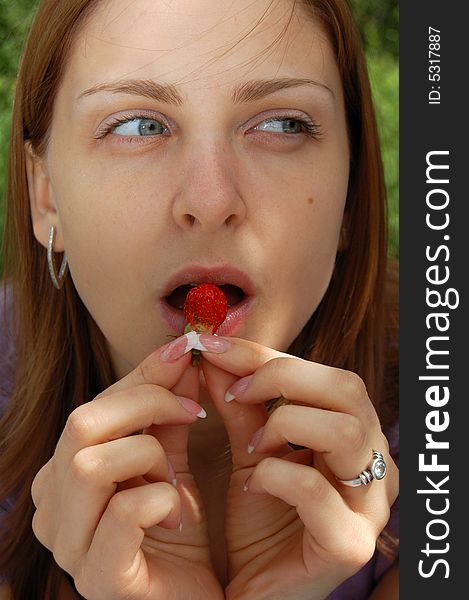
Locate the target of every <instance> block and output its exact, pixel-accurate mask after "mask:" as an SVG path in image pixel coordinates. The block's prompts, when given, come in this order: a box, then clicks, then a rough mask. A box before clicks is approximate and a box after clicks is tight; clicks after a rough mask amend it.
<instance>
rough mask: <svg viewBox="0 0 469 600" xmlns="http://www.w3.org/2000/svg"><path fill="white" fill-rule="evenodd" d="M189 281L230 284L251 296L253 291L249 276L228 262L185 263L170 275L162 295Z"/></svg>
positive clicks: (166, 294)
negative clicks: (203, 264) (209, 263)
mask: <svg viewBox="0 0 469 600" xmlns="http://www.w3.org/2000/svg"><path fill="white" fill-rule="evenodd" d="M191 283H194V284H197V285H198V284H200V283H213V284H214V285H225V284H231V285H236V286H238V287H240V288H241V289H242V290H243V292H244V293H245V295H246V296H252V295H253V294H254V292H255V288H254V283H253V282H252V280H251V278H250V277H249V276H248V275H247V274H246V273H244V272H243V271H241V270H240V269H238V268H236V267H233V266H232V265H229V264H224V265H218V266H213V267H210V266H202V265H187V266H186V267H184V268H183V269H181V270H180V271H178V272H177V273H175V274H174V275H172V276H171V277H170V278H169V280H168V282H167V283H166V285H165V286H164V289H163V294H162V297H163V298H166V297H167V296H169V295H170V294H171V293H172V292H173V291H174V290H175V289H176V288H177V287H179V286H180V285H190V284H191Z"/></svg>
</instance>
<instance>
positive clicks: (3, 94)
mask: <svg viewBox="0 0 469 600" xmlns="http://www.w3.org/2000/svg"><path fill="white" fill-rule="evenodd" d="M350 4H351V6H352V9H353V11H354V14H355V16H356V20H357V23H358V25H359V28H360V31H361V34H362V38H363V42H364V46H365V51H366V56H367V60H368V67H369V72H370V79H371V86H372V90H373V95H374V98H375V106H376V113H377V118H378V125H379V130H380V137H381V146H382V151H383V160H384V166H385V173H386V186H387V190H388V202H389V252H390V254H391V255H392V256H394V257H397V255H398V249H399V248H398V226H399V213H398V176H399V173H398V164H399V163H398V151H399V105H398V100H399V87H398V86H399V76H398V75H399V65H398V53H399V11H398V0H350ZM36 5H37V0H0V235H1V232H2V231H3V221H4V208H3V207H4V190H5V173H6V157H7V147H8V139H9V127H10V124H9V121H10V110H11V104H12V98H13V88H14V83H15V74H16V69H17V65H18V60H19V56H20V52H21V47H22V44H23V40H24V36H25V32H26V30H27V28H28V26H29V23H30V21H31V18H32V15H33V13H34V7H35V6H36ZM0 267H1V256H0Z"/></svg>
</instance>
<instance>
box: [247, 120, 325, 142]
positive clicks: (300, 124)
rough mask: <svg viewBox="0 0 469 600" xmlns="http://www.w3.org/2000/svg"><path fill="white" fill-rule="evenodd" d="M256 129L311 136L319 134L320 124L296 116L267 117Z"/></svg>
mask: <svg viewBox="0 0 469 600" xmlns="http://www.w3.org/2000/svg"><path fill="white" fill-rule="evenodd" d="M254 129H257V130H258V131H267V132H268V133H286V134H298V133H305V134H307V135H310V136H311V137H318V136H319V126H318V125H317V124H316V123H314V122H313V121H307V120H305V119H299V118H294V117H273V118H271V119H266V120H265V121H263V122H262V123H260V124H259V125H256V127H254Z"/></svg>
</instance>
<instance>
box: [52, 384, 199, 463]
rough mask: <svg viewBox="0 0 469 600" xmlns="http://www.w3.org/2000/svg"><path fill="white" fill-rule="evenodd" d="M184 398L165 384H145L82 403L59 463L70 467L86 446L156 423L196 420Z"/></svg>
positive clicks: (63, 441)
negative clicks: (182, 399)
mask: <svg viewBox="0 0 469 600" xmlns="http://www.w3.org/2000/svg"><path fill="white" fill-rule="evenodd" d="M181 402H182V401H179V400H178V398H177V397H176V396H175V395H174V394H173V393H171V392H170V391H169V390H167V389H165V388H163V387H158V386H155V385H151V384H143V385H140V386H138V387H136V388H130V389H126V390H122V391H116V392H115V393H114V394H112V395H110V396H104V397H101V398H99V399H97V400H94V401H92V402H88V403H86V404H82V405H81V406H79V407H78V408H77V409H75V410H74V411H73V413H72V414H71V415H70V416H69V418H68V419H67V423H66V425H65V428H64V431H63V432H62V435H61V437H60V439H59V443H58V445H57V449H56V457H57V461H58V464H61V465H62V468H67V466H68V464H69V462H70V461H71V460H72V458H73V456H74V455H75V454H76V453H77V452H78V451H79V450H81V449H82V448H85V447H88V446H95V445H97V444H100V443H103V442H107V441H110V440H112V439H117V438H120V437H125V436H128V435H131V434H133V433H135V432H138V431H142V430H144V429H146V428H147V427H149V426H150V425H152V424H154V423H159V424H171V425H183V424H188V423H193V422H194V421H195V420H197V416H196V415H195V414H193V413H191V412H189V410H188V409H187V408H185V407H184V406H183V404H182V403H181ZM200 409H201V407H198V408H197V407H196V408H195V409H194V412H195V410H197V411H199V410H200Z"/></svg>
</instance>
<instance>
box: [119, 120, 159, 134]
mask: <svg viewBox="0 0 469 600" xmlns="http://www.w3.org/2000/svg"><path fill="white" fill-rule="evenodd" d="M165 131H166V127H165V126H164V125H162V124H161V123H160V122H159V121H157V120H156V119H150V118H147V117H134V118H132V119H125V120H123V121H122V122H121V123H120V124H118V125H114V126H113V127H112V128H111V132H112V133H115V134H116V135H129V136H147V135H161V134H162V133H164V132H165Z"/></svg>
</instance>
